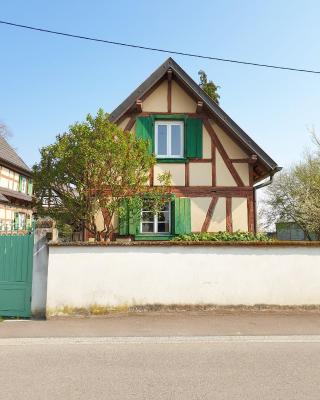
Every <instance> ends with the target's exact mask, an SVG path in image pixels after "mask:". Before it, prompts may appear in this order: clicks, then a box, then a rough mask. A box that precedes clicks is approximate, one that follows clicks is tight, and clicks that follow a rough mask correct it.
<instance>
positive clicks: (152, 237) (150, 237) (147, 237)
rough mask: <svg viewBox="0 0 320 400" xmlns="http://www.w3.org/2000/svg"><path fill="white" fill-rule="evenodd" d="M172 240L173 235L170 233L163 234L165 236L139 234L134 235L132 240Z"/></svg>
mask: <svg viewBox="0 0 320 400" xmlns="http://www.w3.org/2000/svg"><path fill="white" fill-rule="evenodd" d="M173 238H174V235H171V234H170V233H168V234H165V235H161V234H156V233H154V234H142V233H139V234H137V235H135V237H134V239H135V240H143V241H145V240H153V241H155V240H172V239H173Z"/></svg>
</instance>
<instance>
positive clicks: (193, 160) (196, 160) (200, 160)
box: [189, 158, 212, 163]
mask: <svg viewBox="0 0 320 400" xmlns="http://www.w3.org/2000/svg"><path fill="white" fill-rule="evenodd" d="M189 162H190V163H211V162H212V158H191V159H190V161H189Z"/></svg>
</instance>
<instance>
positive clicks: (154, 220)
mask: <svg viewBox="0 0 320 400" xmlns="http://www.w3.org/2000/svg"><path fill="white" fill-rule="evenodd" d="M168 205H169V207H168V211H167V212H168V214H169V231H168V232H158V222H159V221H158V214H157V213H156V214H154V215H153V221H149V223H152V222H153V232H143V231H142V224H143V223H148V222H147V221H142V212H143V211H146V210H143V209H142V210H141V214H140V215H141V218H140V234H142V235H154V234H159V235H170V234H171V201H169V202H168ZM160 223H161V221H160Z"/></svg>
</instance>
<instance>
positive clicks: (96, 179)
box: [33, 109, 170, 240]
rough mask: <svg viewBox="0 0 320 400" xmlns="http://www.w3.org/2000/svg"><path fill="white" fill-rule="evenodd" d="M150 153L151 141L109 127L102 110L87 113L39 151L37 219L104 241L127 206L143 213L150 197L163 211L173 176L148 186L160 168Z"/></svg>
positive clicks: (165, 175)
mask: <svg viewBox="0 0 320 400" xmlns="http://www.w3.org/2000/svg"><path fill="white" fill-rule="evenodd" d="M148 148H149V142H148V141H147V140H144V139H141V138H137V137H136V136H135V133H133V132H125V131H123V130H122V129H120V128H119V127H118V126H116V125H115V124H113V123H111V122H110V120H109V115H108V114H106V113H105V112H104V111H103V110H102V109H100V110H99V111H98V113H97V115H96V116H92V115H90V114H89V115H88V116H87V118H86V120H85V121H84V122H76V123H75V124H73V125H71V126H70V127H69V130H68V132H66V133H64V134H62V135H58V136H57V138H56V141H55V143H53V144H52V145H49V146H46V147H44V148H42V149H41V150H40V153H41V160H40V162H39V163H38V164H36V165H35V166H34V167H33V171H34V191H35V196H36V199H37V200H36V211H37V213H38V215H39V216H49V217H52V218H53V219H54V220H56V221H57V225H59V226H65V225H68V226H71V227H72V228H73V229H74V230H81V229H83V228H85V229H87V230H88V231H89V232H90V233H91V234H92V235H93V236H94V237H95V238H96V240H103V239H106V238H108V237H110V236H111V234H112V233H113V232H114V230H115V227H114V225H113V222H112V221H113V216H114V215H115V214H117V215H118V216H119V217H120V218H121V216H122V215H124V213H126V212H127V209H128V203H130V210H138V209H141V205H142V202H143V199H144V197H145V195H146V194H148V196H149V199H150V203H152V204H151V206H152V207H153V208H154V209H159V208H160V205H161V204H163V203H164V201H165V197H166V195H167V193H168V192H169V185H170V175H169V174H168V173H164V174H162V175H160V176H159V177H158V179H159V180H160V181H161V183H162V186H157V187H153V188H150V187H148V181H149V171H150V169H151V168H152V167H153V165H154V164H155V163H156V159H155V157H154V156H153V155H152V154H151V153H150V152H149V151H148ZM124 200H125V201H124ZM136 212H138V211H136ZM97 215H98V216H99V218H97Z"/></svg>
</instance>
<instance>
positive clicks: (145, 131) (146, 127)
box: [136, 117, 154, 154]
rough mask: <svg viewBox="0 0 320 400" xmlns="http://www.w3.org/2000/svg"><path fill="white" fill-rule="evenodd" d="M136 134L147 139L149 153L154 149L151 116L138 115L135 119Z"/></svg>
mask: <svg viewBox="0 0 320 400" xmlns="http://www.w3.org/2000/svg"><path fill="white" fill-rule="evenodd" d="M136 136H137V138H139V139H144V140H148V141H149V148H148V149H149V153H150V154H152V153H153V149H154V120H153V118H152V117H139V118H137V121H136Z"/></svg>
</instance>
